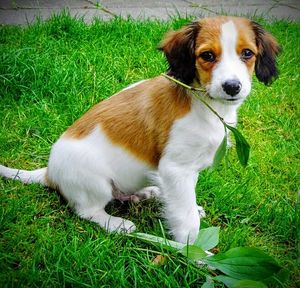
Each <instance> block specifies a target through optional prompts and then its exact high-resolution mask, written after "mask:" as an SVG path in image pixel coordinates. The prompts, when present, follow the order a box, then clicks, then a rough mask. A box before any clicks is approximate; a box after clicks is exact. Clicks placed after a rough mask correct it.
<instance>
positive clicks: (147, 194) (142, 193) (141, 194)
mask: <svg viewBox="0 0 300 288" xmlns="http://www.w3.org/2000/svg"><path fill="white" fill-rule="evenodd" d="M159 195H160V190H159V188H158V187H157V186H149V187H145V188H143V189H141V190H139V191H138V192H136V193H134V195H133V196H135V197H134V198H133V199H132V201H133V202H139V201H141V200H145V199H150V198H158V197H159Z"/></svg>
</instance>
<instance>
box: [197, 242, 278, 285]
mask: <svg viewBox="0 0 300 288" xmlns="http://www.w3.org/2000/svg"><path fill="white" fill-rule="evenodd" d="M203 261H205V263H207V264H208V265H211V266H212V267H215V268H216V269H218V270H220V271H222V272H223V273H224V274H226V275H228V276H229V277H232V278H235V279H239V280H243V279H251V280H256V281H260V280H264V279H266V278H269V277H271V276H273V275H274V274H276V273H278V272H279V271H280V270H281V267H280V266H279V265H278V264H277V263H276V261H275V260H274V259H273V258H272V257H271V256H269V255H267V254H265V253H264V252H262V251H261V250H259V249H256V248H250V247H237V248H233V249H230V250H228V251H227V252H225V253H220V254H217V255H214V256H211V257H206V258H204V259H203Z"/></svg>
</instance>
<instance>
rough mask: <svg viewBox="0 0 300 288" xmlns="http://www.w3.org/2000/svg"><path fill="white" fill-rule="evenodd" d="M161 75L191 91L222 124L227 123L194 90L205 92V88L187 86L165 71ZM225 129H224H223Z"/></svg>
mask: <svg viewBox="0 0 300 288" xmlns="http://www.w3.org/2000/svg"><path fill="white" fill-rule="evenodd" d="M162 76H164V77H166V78H167V79H169V80H171V81H173V82H175V83H177V84H178V85H180V86H182V87H184V88H186V89H188V90H190V91H191V92H192V94H193V95H194V96H195V98H197V99H198V100H199V101H200V102H202V103H203V104H204V105H205V106H206V107H207V108H208V109H209V110H210V111H211V112H212V113H214V114H215V115H216V116H217V117H218V118H219V119H220V121H221V122H222V123H223V125H224V126H226V125H227V123H226V122H225V121H224V119H223V118H222V117H221V116H220V115H219V114H218V112H217V111H216V110H215V109H213V108H212V107H211V106H210V105H209V104H208V103H207V102H206V101H205V100H203V99H202V98H201V97H200V96H199V95H198V94H197V93H196V92H195V91H200V92H204V93H206V90H205V89H203V88H195V87H192V86H189V85H187V84H185V83H182V82H181V81H179V80H177V79H175V78H173V77H171V76H169V75H167V74H165V73H162ZM225 130H226V129H225Z"/></svg>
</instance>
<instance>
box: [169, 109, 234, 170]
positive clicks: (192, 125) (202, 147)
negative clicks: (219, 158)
mask: <svg viewBox="0 0 300 288" xmlns="http://www.w3.org/2000/svg"><path fill="white" fill-rule="evenodd" d="M217 108H219V107H217ZM219 110H220V116H221V117H223V116H224V115H223V113H224V112H226V118H225V121H227V122H228V123H235V122H236V108H235V109H232V108H227V107H226V110H227V111H222V109H219ZM228 110H229V111H228ZM224 135H225V129H224V126H223V124H222V123H221V121H220V120H219V119H218V118H217V116H216V115H214V114H213V113H212V112H211V111H209V110H208V108H206V107H205V106H203V104H201V103H196V104H195V103H194V104H193V108H192V110H191V112H190V113H188V114H187V115H186V116H185V117H183V118H181V119H178V120H177V121H175V123H174V124H173V127H172V129H171V133H170V137H169V141H168V143H167V145H166V148H165V153H164V158H167V159H168V161H170V163H174V165H180V166H182V165H183V166H186V167H187V168H189V169H190V168H191V169H193V170H202V169H204V168H206V167H208V166H209V165H211V164H212V161H213V158H214V155H215V153H216V150H217V149H218V147H219V145H220V144H221V142H222V140H223V138H224ZM175 163H176V164H175Z"/></svg>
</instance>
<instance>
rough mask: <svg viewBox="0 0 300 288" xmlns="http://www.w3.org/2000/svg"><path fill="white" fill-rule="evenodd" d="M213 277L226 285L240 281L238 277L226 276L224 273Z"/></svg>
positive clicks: (229, 285) (230, 285)
mask: <svg viewBox="0 0 300 288" xmlns="http://www.w3.org/2000/svg"><path fill="white" fill-rule="evenodd" d="M213 279H214V280H217V281H219V282H222V283H224V284H225V285H226V286H227V287H232V286H233V285H234V284H235V283H237V282H239V281H240V280H238V279H235V278H231V277H228V276H225V275H218V276H216V277H214V278H213Z"/></svg>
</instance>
